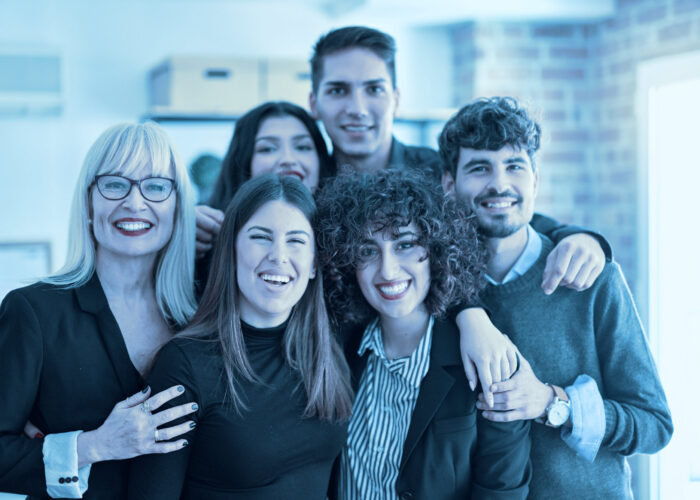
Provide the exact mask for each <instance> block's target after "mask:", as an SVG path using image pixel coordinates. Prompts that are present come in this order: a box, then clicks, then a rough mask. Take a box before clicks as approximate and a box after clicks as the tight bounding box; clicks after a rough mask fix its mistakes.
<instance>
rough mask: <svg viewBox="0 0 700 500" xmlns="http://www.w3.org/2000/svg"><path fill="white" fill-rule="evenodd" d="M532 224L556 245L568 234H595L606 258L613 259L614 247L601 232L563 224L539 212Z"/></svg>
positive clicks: (533, 218)
mask: <svg viewBox="0 0 700 500" xmlns="http://www.w3.org/2000/svg"><path fill="white" fill-rule="evenodd" d="M530 224H531V225H532V227H533V228H535V230H536V231H537V232H538V233H542V234H544V235H545V236H547V237H548V238H549V239H550V240H552V241H553V242H554V244H555V245H557V244H558V243H559V242H560V241H561V240H563V239H564V238H566V237H567V236H571V235H573V234H578V233H585V234H588V235H590V236H593V237H594V238H595V239H596V240H598V243H599V244H600V247H601V248H602V249H603V253H605V258H606V260H607V261H608V262H610V261H612V258H613V253H612V247H611V246H610V243H608V240H606V239H605V237H604V236H603V235H602V234H600V233H596V232H595V231H591V230H590V229H586V228H584V227H579V226H572V225H568V224H562V223H561V222H559V221H557V220H555V219H552V218H551V217H548V216H546V215H542V214H537V213H536V214H534V215H533V216H532V220H531V221H530Z"/></svg>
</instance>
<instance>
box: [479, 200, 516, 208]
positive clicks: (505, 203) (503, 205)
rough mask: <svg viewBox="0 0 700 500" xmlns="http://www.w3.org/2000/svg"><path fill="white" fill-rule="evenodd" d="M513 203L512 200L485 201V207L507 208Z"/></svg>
mask: <svg viewBox="0 0 700 500" xmlns="http://www.w3.org/2000/svg"><path fill="white" fill-rule="evenodd" d="M512 204H513V202H512V201H500V202H489V201H487V202H486V203H485V205H486V207H487V208H507V207H509V206H511V205H512Z"/></svg>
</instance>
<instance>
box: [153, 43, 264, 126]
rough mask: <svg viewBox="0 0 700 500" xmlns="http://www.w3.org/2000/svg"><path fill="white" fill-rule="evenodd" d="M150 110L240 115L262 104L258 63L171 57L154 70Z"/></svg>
mask: <svg viewBox="0 0 700 500" xmlns="http://www.w3.org/2000/svg"><path fill="white" fill-rule="evenodd" d="M149 80H150V98H151V113H153V114H157V113H168V114H175V113H181V114H183V115H186V114H221V115H238V114H242V113H245V112H246V111H248V110H249V109H250V108H252V107H254V106H256V105H257V104H259V103H260V102H261V101H262V100H263V98H262V97H261V92H260V89H261V86H260V70H259V62H258V61H257V60H255V59H241V58H225V57H197V56H177V57H171V58H169V59H168V60H166V61H165V62H163V63H162V64H160V65H158V66H157V67H155V68H154V69H153V70H151V73H150V78H149Z"/></svg>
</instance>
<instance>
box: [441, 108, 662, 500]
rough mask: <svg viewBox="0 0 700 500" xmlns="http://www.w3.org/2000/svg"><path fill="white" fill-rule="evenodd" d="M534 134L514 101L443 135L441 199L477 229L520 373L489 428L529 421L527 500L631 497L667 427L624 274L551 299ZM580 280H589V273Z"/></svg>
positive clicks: (500, 390)
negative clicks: (540, 229) (636, 467)
mask: <svg viewBox="0 0 700 500" xmlns="http://www.w3.org/2000/svg"><path fill="white" fill-rule="evenodd" d="M540 134H541V130H540V126H539V124H537V123H536V122H535V121H534V120H532V119H531V118H530V117H529V116H528V115H527V112H526V111H525V110H524V109H523V108H521V107H520V106H519V105H518V103H517V101H515V100H514V99H511V98H491V99H480V100H477V101H475V102H473V103H471V104H469V105H467V106H465V107H463V108H462V109H461V110H460V111H459V112H458V113H457V114H456V115H455V116H454V117H452V118H451V119H450V121H449V122H448V123H447V124H446V126H445V128H444V129H443V131H442V133H441V135H440V153H441V155H442V157H443V160H444V163H445V170H446V171H445V173H444V175H443V187H444V188H445V191H446V192H448V193H451V194H453V195H454V196H456V198H457V199H458V201H460V202H461V203H464V204H465V205H466V206H467V207H468V208H469V209H470V210H471V211H472V212H473V213H474V214H475V216H476V217H477V220H478V222H479V227H480V230H481V232H482V233H483V235H484V237H485V239H486V242H487V245H488V247H489V249H490V252H491V257H490V260H489V263H488V266H487V275H488V280H489V284H488V285H487V288H486V290H485V291H484V293H483V295H482V298H483V300H484V303H485V305H486V307H487V308H488V309H489V310H490V312H491V315H492V320H493V323H494V324H495V325H496V327H497V328H499V329H500V330H501V331H502V332H503V333H506V334H507V335H509V336H510V338H511V340H512V341H513V342H514V343H515V344H516V346H517V347H518V348H519V350H520V353H521V357H520V368H519V370H518V372H517V373H516V374H515V375H514V376H513V377H512V378H511V379H510V380H507V381H504V382H499V383H496V384H494V385H493V386H492V390H493V392H494V405H493V407H489V406H487V405H486V402H485V401H483V399H482V401H481V402H480V403H479V404H478V406H479V408H480V409H482V410H484V416H485V417H486V418H488V419H491V420H494V421H512V420H519V419H533V420H535V421H536V422H538V423H537V424H533V425H532V428H531V429H532V430H531V437H532V452H531V459H532V464H533V479H532V482H531V484H530V491H531V497H532V498H537V499H544V498H552V499H561V498H566V499H567V500H573V499H578V498H580V499H591V498H601V499H606V500H607V499H618V498H619V499H627V498H631V497H632V492H631V487H630V472H629V467H628V465H627V461H626V458H625V457H626V456H629V455H632V454H634V453H656V452H657V451H659V450H660V449H661V448H663V447H664V446H665V445H666V444H667V443H668V441H669V439H670V437H671V434H672V432H673V426H672V423H671V415H670V413H669V409H668V406H667V404H666V397H665V395H664V391H663V388H662V387H661V383H660V381H659V377H658V374H657V371H656V367H655V364H654V360H653V358H652V356H651V353H650V351H649V347H648V345H647V342H646V338H645V335H644V331H643V329H642V325H641V323H640V320H639V317H638V315H637V311H636V309H635V306H634V302H633V300H632V296H631V294H630V292H629V289H628V287H627V284H626V283H625V279H624V277H623V276H622V273H621V271H620V268H619V266H618V265H617V264H616V263H614V262H608V263H607V264H606V265H605V268H604V270H603V272H602V274H601V275H600V277H599V278H598V279H597V280H596V282H595V283H594V284H593V286H592V287H591V288H590V289H588V290H586V291H584V292H581V293H577V292H574V291H572V290H570V289H566V288H558V289H557V290H556V291H555V292H554V293H553V294H551V295H546V294H545V293H543V291H542V288H541V287H540V281H539V276H541V274H542V271H543V269H544V267H545V264H546V256H547V254H548V252H549V251H550V250H551V248H552V242H551V241H550V240H549V239H548V238H547V237H545V236H543V235H542V234H539V233H537V232H536V231H535V230H534V229H533V228H532V227H531V226H530V225H529V224H528V221H529V220H530V218H531V216H532V213H533V210H534V201H535V195H536V193H537V184H538V179H539V171H538V170H537V168H536V166H535V163H534V155H535V153H536V152H537V150H538V149H539V146H540ZM580 272H582V273H586V272H587V270H586V269H581V270H580Z"/></svg>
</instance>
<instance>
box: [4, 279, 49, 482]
mask: <svg viewBox="0 0 700 500" xmlns="http://www.w3.org/2000/svg"><path fill="white" fill-rule="evenodd" d="M43 355H44V352H43V338H42V332H41V327H40V324H39V320H38V318H37V316H36V313H35V310H34V308H33V307H32V306H31V304H30V303H29V301H28V300H27V299H26V298H25V296H24V295H22V293H20V292H19V291H13V292H10V293H9V294H8V295H7V297H5V300H3V302H2V305H1V306H0V380H2V384H0V408H1V409H2V410H0V491H6V492H8V493H22V494H26V495H36V496H45V495H46V480H45V477H44V461H43V455H42V446H43V440H41V439H29V438H27V437H26V436H25V435H24V425H25V424H26V423H27V420H29V416H30V413H31V410H32V407H33V406H34V402H35V400H36V396H37V392H38V387H39V380H40V377H41V368H42V365H43Z"/></svg>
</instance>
